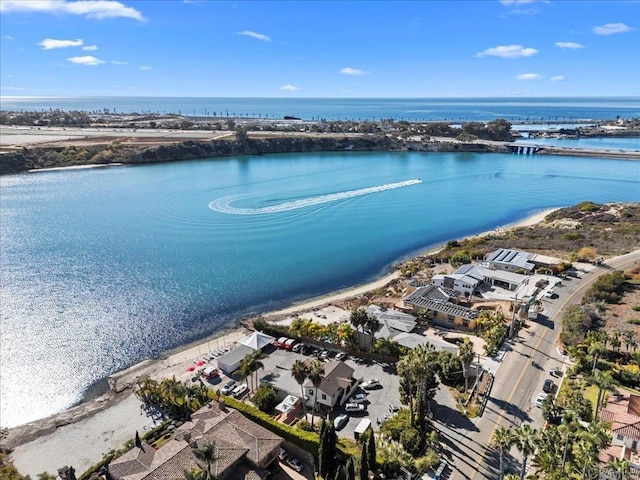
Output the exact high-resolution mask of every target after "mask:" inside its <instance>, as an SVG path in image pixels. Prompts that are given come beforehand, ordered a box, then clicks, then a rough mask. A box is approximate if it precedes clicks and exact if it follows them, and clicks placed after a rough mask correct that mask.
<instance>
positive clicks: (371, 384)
mask: <svg viewBox="0 0 640 480" xmlns="http://www.w3.org/2000/svg"><path fill="white" fill-rule="evenodd" d="M379 386H380V380H378V379H377V378H370V379H369V380H367V381H366V382H362V385H361V387H362V388H364V389H365V390H371V389H373V388H378V387H379Z"/></svg>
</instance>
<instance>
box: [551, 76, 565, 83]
mask: <svg viewBox="0 0 640 480" xmlns="http://www.w3.org/2000/svg"><path fill="white" fill-rule="evenodd" d="M564 80H566V79H565V78H564V75H555V76H553V77H551V81H552V82H563V81H564Z"/></svg>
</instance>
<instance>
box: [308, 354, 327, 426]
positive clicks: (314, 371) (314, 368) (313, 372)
mask: <svg viewBox="0 0 640 480" xmlns="http://www.w3.org/2000/svg"><path fill="white" fill-rule="evenodd" d="M308 378H309V380H311V383H312V384H313V389H314V391H313V411H312V412H311V427H312V428H313V424H314V422H315V418H316V404H317V403H318V387H319V386H320V384H321V383H322V380H324V366H323V364H322V362H320V360H314V361H313V363H312V364H311V365H310V367H309V373H308Z"/></svg>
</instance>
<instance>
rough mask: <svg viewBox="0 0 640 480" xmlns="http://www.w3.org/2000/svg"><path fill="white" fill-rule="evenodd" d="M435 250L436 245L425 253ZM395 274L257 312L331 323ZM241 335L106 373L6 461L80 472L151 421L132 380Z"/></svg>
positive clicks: (17, 439)
mask: <svg viewBox="0 0 640 480" xmlns="http://www.w3.org/2000/svg"><path fill="white" fill-rule="evenodd" d="M555 210H557V208H551V209H547V210H543V211H541V212H537V213H535V214H534V215H531V216H529V217H527V218H525V219H523V220H521V221H519V222H516V223H513V224H510V225H505V226H501V227H498V228H496V229H495V230H493V231H491V232H485V233H483V234H481V235H486V234H489V233H495V232H500V231H504V230H507V229H510V228H516V227H523V226H531V225H535V224H537V223H539V222H541V221H542V220H543V219H544V218H545V217H546V216H547V215H548V214H550V213H551V212H553V211H555ZM438 248H441V247H435V248H432V249H430V250H428V252H425V253H431V252H433V251H435V250H437V249H438ZM398 276H399V274H398V273H397V272H393V273H390V274H388V275H385V276H384V277H382V278H380V279H378V280H376V281H374V282H371V283H367V284H365V285H359V286H355V287H353V288H349V289H346V290H342V291H339V292H334V293H332V294H329V295H326V296H321V297H317V298H312V299H309V300H308V301H305V302H303V303H300V304H297V305H292V306H290V307H288V308H285V309H282V310H278V311H275V312H269V313H266V314H264V315H263V316H264V317H265V318H266V319H270V320H272V321H277V322H278V323H285V324H286V323H287V322H290V321H291V320H292V319H293V318H294V316H295V314H298V313H302V312H310V311H314V310H316V309H320V308H326V309H327V313H328V314H329V315H327V317H328V318H327V320H326V321H331V320H333V319H337V318H340V317H342V316H344V315H346V314H348V312H346V311H344V310H342V309H340V308H338V307H336V306H334V305H332V304H333V303H336V302H340V301H342V300H345V299H348V298H353V297H357V296H359V295H362V294H364V293H366V292H370V291H372V290H376V289H378V288H381V287H384V286H385V285H387V284H388V283H390V282H391V281H393V280H395V279H396V278H398ZM239 320H240V319H239ZM247 333H248V332H247V331H246V330H245V329H244V328H242V327H238V328H236V329H234V330H232V331H230V332H224V333H222V334H220V335H219V336H217V337H212V338H208V339H205V340H203V341H201V342H199V343H197V344H192V345H189V346H186V347H183V348H182V349H179V350H177V351H175V352H172V353H170V354H168V355H167V356H166V357H164V358H161V359H158V360H146V361H144V362H141V363H139V364H137V365H134V366H132V367H130V368H128V369H126V370H123V371H121V372H117V373H115V374H113V375H111V376H110V377H109V385H110V387H111V391H110V392H109V393H107V394H105V395H103V396H101V397H98V398H96V399H94V400H91V401H89V402H86V403H83V404H81V405H79V406H77V407H74V408H72V409H69V410H67V411H65V412H61V413H59V414H57V415H54V416H52V417H49V418H46V419H42V420H38V421H35V422H31V423H29V424H27V425H22V426H19V427H16V428H14V429H12V430H10V431H9V436H8V437H7V439H6V441H5V445H6V446H7V447H10V448H13V449H14V451H13V453H12V454H11V459H12V460H13V462H14V464H15V466H16V467H17V468H18V470H19V471H20V472H21V473H22V474H23V475H31V477H32V478H33V477H35V476H36V475H37V474H39V473H42V472H43V471H48V472H50V473H55V472H56V471H57V469H58V468H60V467H61V466H63V465H72V466H73V467H74V468H75V469H76V471H77V473H78V475H79V474H81V473H82V472H84V471H85V470H86V469H88V468H89V467H90V466H91V465H93V464H95V463H97V462H98V461H99V460H100V459H101V458H102V455H103V454H104V453H106V452H108V451H110V450H111V449H115V448H119V447H121V446H122V445H123V443H124V442H125V441H126V440H128V439H131V438H133V437H134V436H135V432H136V430H137V431H138V432H140V434H142V433H144V429H145V427H147V428H149V427H150V426H152V425H153V423H154V420H153V419H152V418H151V417H148V416H147V415H146V414H145V413H144V412H142V410H141V402H140V401H138V400H137V399H136V397H135V396H134V395H133V387H134V386H135V384H136V380H137V379H140V378H143V377H147V376H148V377H151V378H154V379H157V380H161V379H163V378H167V377H172V376H175V377H176V378H177V379H179V380H182V381H190V380H191V377H192V376H193V372H191V371H188V368H189V367H190V366H193V365H194V362H196V361H198V360H200V359H203V357H204V356H205V355H207V354H208V353H209V352H210V351H211V350H213V349H217V348H220V347H224V346H230V345H233V344H234V343H235V342H237V341H238V340H239V339H241V338H242V337H244V336H246V335H247ZM36 459H37V460H36Z"/></svg>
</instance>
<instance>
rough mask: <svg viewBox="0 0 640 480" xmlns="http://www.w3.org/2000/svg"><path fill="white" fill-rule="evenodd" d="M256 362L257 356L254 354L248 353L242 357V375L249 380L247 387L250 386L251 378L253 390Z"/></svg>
mask: <svg viewBox="0 0 640 480" xmlns="http://www.w3.org/2000/svg"><path fill="white" fill-rule="evenodd" d="M254 362H255V358H253V355H248V356H246V357H244V358H243V359H242V363H240V376H241V377H242V378H243V379H244V380H245V381H246V382H247V387H248V386H249V379H251V390H253V377H252V376H251V374H252V373H253V363H254Z"/></svg>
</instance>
